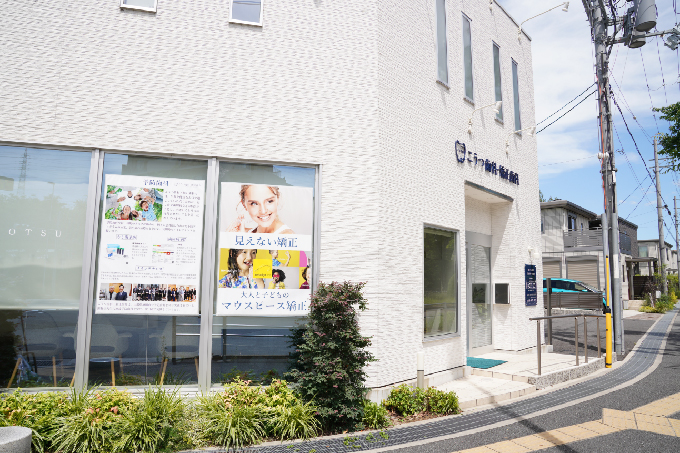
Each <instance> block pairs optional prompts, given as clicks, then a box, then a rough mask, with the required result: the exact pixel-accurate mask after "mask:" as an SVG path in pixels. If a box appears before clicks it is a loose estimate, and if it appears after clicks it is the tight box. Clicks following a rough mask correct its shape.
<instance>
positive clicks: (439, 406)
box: [425, 387, 460, 415]
mask: <svg viewBox="0 0 680 453" xmlns="http://www.w3.org/2000/svg"><path fill="white" fill-rule="evenodd" d="M425 398H426V399H427V411H428V412H431V413H433V414H445V415H448V414H458V413H460V406H459V405H458V396H457V395H456V393H455V392H444V391H442V390H438V389H436V388H434V387H429V388H428V389H427V390H425Z"/></svg>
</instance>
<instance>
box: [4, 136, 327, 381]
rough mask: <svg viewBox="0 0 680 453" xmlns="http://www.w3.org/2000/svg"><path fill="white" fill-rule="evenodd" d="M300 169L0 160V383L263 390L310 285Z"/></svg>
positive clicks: (48, 157)
mask: <svg viewBox="0 0 680 453" xmlns="http://www.w3.org/2000/svg"><path fill="white" fill-rule="evenodd" d="M316 184H317V175H316V168H314V167H293V166H280V165H254V164H247V163H238V164H237V163H231V162H226V161H218V160H217V159H214V158H213V159H191V158H185V159H178V158H162V157H151V156H144V155H138V154H121V153H105V152H100V151H97V150H95V151H65V150H49V149H32V148H24V147H10V146H0V212H3V213H5V215H2V216H0V233H1V234H0V288H1V289H2V291H0V357H1V358H2V359H3V360H2V362H0V385H2V386H5V387H18V386H20V387H68V386H75V387H77V388H82V387H86V386H88V385H89V386H94V385H104V386H111V385H114V386H145V385H148V384H161V383H162V384H164V385H173V386H174V385H199V386H200V387H201V388H203V389H206V388H207V387H208V386H210V385H211V383H216V384H221V383H224V382H226V381H227V380H230V379H233V378H235V377H242V378H251V377H252V378H256V379H260V380H262V381H264V382H267V381H268V380H271V379H272V378H274V377H277V376H280V375H281V374H282V372H283V371H285V369H286V368H287V366H288V355H289V352H290V345H289V338H288V336H289V333H290V330H291V329H292V328H293V327H294V326H296V325H297V324H298V322H299V321H300V320H301V319H303V317H304V316H305V315H306V314H307V312H308V310H309V296H310V294H311V291H312V290H313V289H314V287H315V283H314V282H315V277H316V272H315V269H316V263H315V261H314V253H315V247H314V241H315V237H316V235H315V234H314V231H315V216H316V212H315V211H316V201H315V200H316V193H315V191H316V190H317V189H316Z"/></svg>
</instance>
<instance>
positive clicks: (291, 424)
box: [271, 403, 320, 440]
mask: <svg viewBox="0 0 680 453" xmlns="http://www.w3.org/2000/svg"><path fill="white" fill-rule="evenodd" d="M316 411H317V408H316V407H315V406H312V405H311V403H305V404H302V403H298V404H295V405H292V406H289V405H284V406H279V407H277V408H276V409H275V410H274V411H273V413H274V416H273V419H272V421H271V431H272V433H273V435H274V436H275V437H277V438H279V439H282V440H283V439H309V438H310V437H314V436H316V435H317V433H318V432H319V430H320V424H319V421H318V420H317V419H316Z"/></svg>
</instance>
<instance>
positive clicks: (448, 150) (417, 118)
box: [374, 0, 543, 385]
mask: <svg viewBox="0 0 680 453" xmlns="http://www.w3.org/2000/svg"><path fill="white" fill-rule="evenodd" d="M446 12H447V44H448V67H449V86H450V88H446V87H444V86H442V85H441V84H438V83H437V82H436V80H437V59H436V15H435V1H434V0H428V1H425V2H403V1H396V0H385V1H381V2H379V17H378V18H379V27H378V29H379V42H380V44H379V55H380V60H379V80H380V83H379V107H380V128H379V129H380V140H381V153H382V155H381V157H382V162H383V174H384V182H385V183H384V185H383V191H382V200H383V208H384V209H383V212H384V213H385V214H386V217H387V218H388V219H393V218H400V219H401V221H400V222H388V223H387V224H385V225H384V228H385V229H384V231H383V234H384V237H385V240H384V242H383V243H384V244H385V248H384V249H383V251H382V253H381V257H382V259H383V263H384V265H385V272H384V274H383V279H382V280H383V282H384V283H385V285H384V291H385V292H384V294H385V299H386V300H390V302H389V304H390V309H389V310H382V311H381V313H380V315H379V323H378V330H376V332H375V335H374V339H377V340H378V341H377V343H378V345H377V346H378V350H379V356H380V358H381V362H380V363H378V364H375V365H374V367H375V368H378V367H380V377H381V379H380V382H379V385H386V384H389V383H392V382H397V381H400V380H404V379H414V378H415V377H416V354H417V352H419V351H424V352H425V374H426V375H428V374H432V373H436V372H439V371H443V370H447V369H451V368H454V367H460V366H462V365H464V364H465V354H466V344H465V341H466V333H467V332H466V317H465V300H466V288H465V274H466V269H465V237H464V236H465V230H466V229H470V230H472V231H475V232H478V233H484V234H491V235H493V244H492V265H493V270H494V276H493V278H494V280H496V281H503V280H506V281H509V282H511V283H512V285H511V286H512V290H511V297H512V303H511V306H510V307H501V308H498V306H496V307H494V343H495V347H496V348H502V349H524V348H529V347H532V346H535V343H536V334H535V326H534V325H533V323H530V322H529V321H528V318H529V317H532V316H541V314H542V312H543V311H542V306H543V301H542V298H541V297H540V294H539V298H538V303H539V306H538V307H525V306H524V264H526V263H531V262H532V261H531V260H530V256H529V253H528V248H529V247H533V249H534V250H535V251H536V255H535V258H533V264H536V265H537V270H538V281H539V282H540V281H541V279H542V264H541V260H540V246H541V244H540V207H539V201H538V196H537V194H538V167H537V158H536V141H535V139H534V138H533V137H530V136H529V135H528V134H523V135H522V136H521V137H513V138H511V140H510V148H509V155H506V152H505V140H506V138H507V136H508V134H510V133H512V131H513V130H514V127H513V126H514V121H513V102H512V99H513V98H512V72H511V71H512V67H511V58H513V59H514V60H515V61H516V62H517V63H518V67H519V81H520V107H521V113H522V124H523V125H524V127H527V126H531V125H533V124H535V122H534V121H535V120H534V98H533V75H532V69H531V68H532V62H531V41H530V40H529V39H528V38H527V37H526V36H524V37H523V39H522V41H521V42H518V40H517V25H516V24H515V23H514V22H512V20H511V19H510V18H509V17H508V16H507V15H506V14H505V13H504V12H503V11H502V10H501V9H500V8H499V7H498V6H497V5H494V6H493V11H489V4H488V2H478V1H475V2H473V1H447V3H446ZM463 13H465V14H466V15H467V16H468V17H469V18H470V19H471V21H472V58H473V69H474V96H475V105H474V106H472V105H470V104H469V103H468V102H466V101H464V100H463V96H464V76H463V42H462V14H463ZM492 41H495V42H496V43H497V44H498V45H499V46H500V50H501V72H502V90H503V111H504V118H505V123H504V124H501V123H499V122H497V121H495V120H494V114H493V111H492V109H491V108H487V109H484V110H481V111H478V112H476V113H474V117H473V134H472V135H468V134H467V122H468V119H469V117H470V115H471V114H472V111H473V110H474V109H475V108H478V107H482V106H485V105H488V104H492V103H493V102H494V101H495V97H494V78H493V54H492V51H493V47H492V46H493V42H492ZM456 140H460V141H462V142H464V143H465V144H466V146H467V149H468V150H469V151H472V152H473V153H477V154H478V156H479V157H480V158H481V157H483V158H485V159H486V158H489V159H491V160H493V161H495V162H496V163H497V164H500V165H504V166H506V167H509V168H510V169H511V170H514V171H518V172H519V174H520V185H519V186H517V185H514V184H511V183H509V182H508V181H505V180H502V179H500V177H499V176H498V175H491V174H490V173H487V172H485V171H483V170H481V169H480V166H476V167H475V166H473V165H472V164H469V163H467V162H465V163H459V162H458V161H457V160H456V155H455V152H454V146H455V142H456ZM465 180H468V181H471V182H474V183H476V184H479V185H481V186H484V187H486V188H488V189H491V190H493V191H496V192H499V193H502V194H505V195H508V196H510V197H512V198H513V199H514V202H513V203H512V205H511V207H510V208H509V212H506V210H507V208H503V206H507V204H505V203H502V204H499V205H493V207H489V206H487V207H483V206H480V205H479V204H478V203H476V202H475V201H470V200H466V197H465V194H464V190H465V188H464V181H465ZM466 207H467V209H469V211H467V212H466ZM470 208H472V209H470ZM470 211H472V212H470ZM424 224H428V225H433V226H437V227H441V228H448V229H452V230H457V231H459V232H460V241H459V246H460V250H461V253H460V255H461V263H460V267H461V285H460V303H461V310H460V313H461V321H460V327H461V336H460V337H454V338H450V339H443V340H437V341H425V342H423V329H422V321H420V320H419V321H418V322H416V323H409V322H404V319H407V318H409V317H412V316H416V315H417V316H419V317H420V319H422V310H423V291H422V272H423V264H422V262H423V254H422V243H423V232H422V231H423V225H424ZM394 244H398V247H394ZM404 266H408V269H409V271H408V272H409V275H411V276H412V278H407V279H406V280H408V283H410V284H405V281H404V279H403V277H402V274H401V272H397V271H398V270H399V269H403V267H404ZM539 291H540V289H539ZM374 371H375V370H374Z"/></svg>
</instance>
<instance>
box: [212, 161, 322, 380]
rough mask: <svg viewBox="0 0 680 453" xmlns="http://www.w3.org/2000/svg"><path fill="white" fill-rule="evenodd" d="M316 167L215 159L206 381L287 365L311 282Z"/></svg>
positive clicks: (277, 371)
mask: <svg viewBox="0 0 680 453" xmlns="http://www.w3.org/2000/svg"><path fill="white" fill-rule="evenodd" d="M315 181H316V170H315V169H314V168H303V167H290V166H282V165H253V164H242V163H230V162H220V163H219V199H218V218H219V224H218V231H219V233H218V244H217V251H216V261H217V262H216V268H217V276H216V277H217V278H216V284H215V286H216V288H215V300H214V304H215V305H214V314H215V315H214V318H213V330H212V362H211V382H212V383H214V384H222V383H225V382H228V381H230V380H233V379H234V378H235V377H237V376H240V377H242V378H243V379H254V380H257V381H260V382H264V383H267V382H269V381H270V380H271V379H272V378H275V377H281V375H282V373H283V372H284V371H286V370H287V368H288V360H289V358H288V357H289V356H288V354H289V353H290V352H291V346H290V338H289V337H290V334H291V329H292V328H294V327H295V326H297V325H298V324H299V322H300V321H301V320H302V318H303V317H304V314H303V313H300V314H298V312H299V311H300V310H301V309H302V310H306V305H305V304H306V301H307V300H308V299H309V295H310V293H311V291H312V289H313V286H314V277H313V269H314V263H313V262H312V259H313V254H314V249H313V239H314V215H315V214H314V199H315V193H314V187H315Z"/></svg>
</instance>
